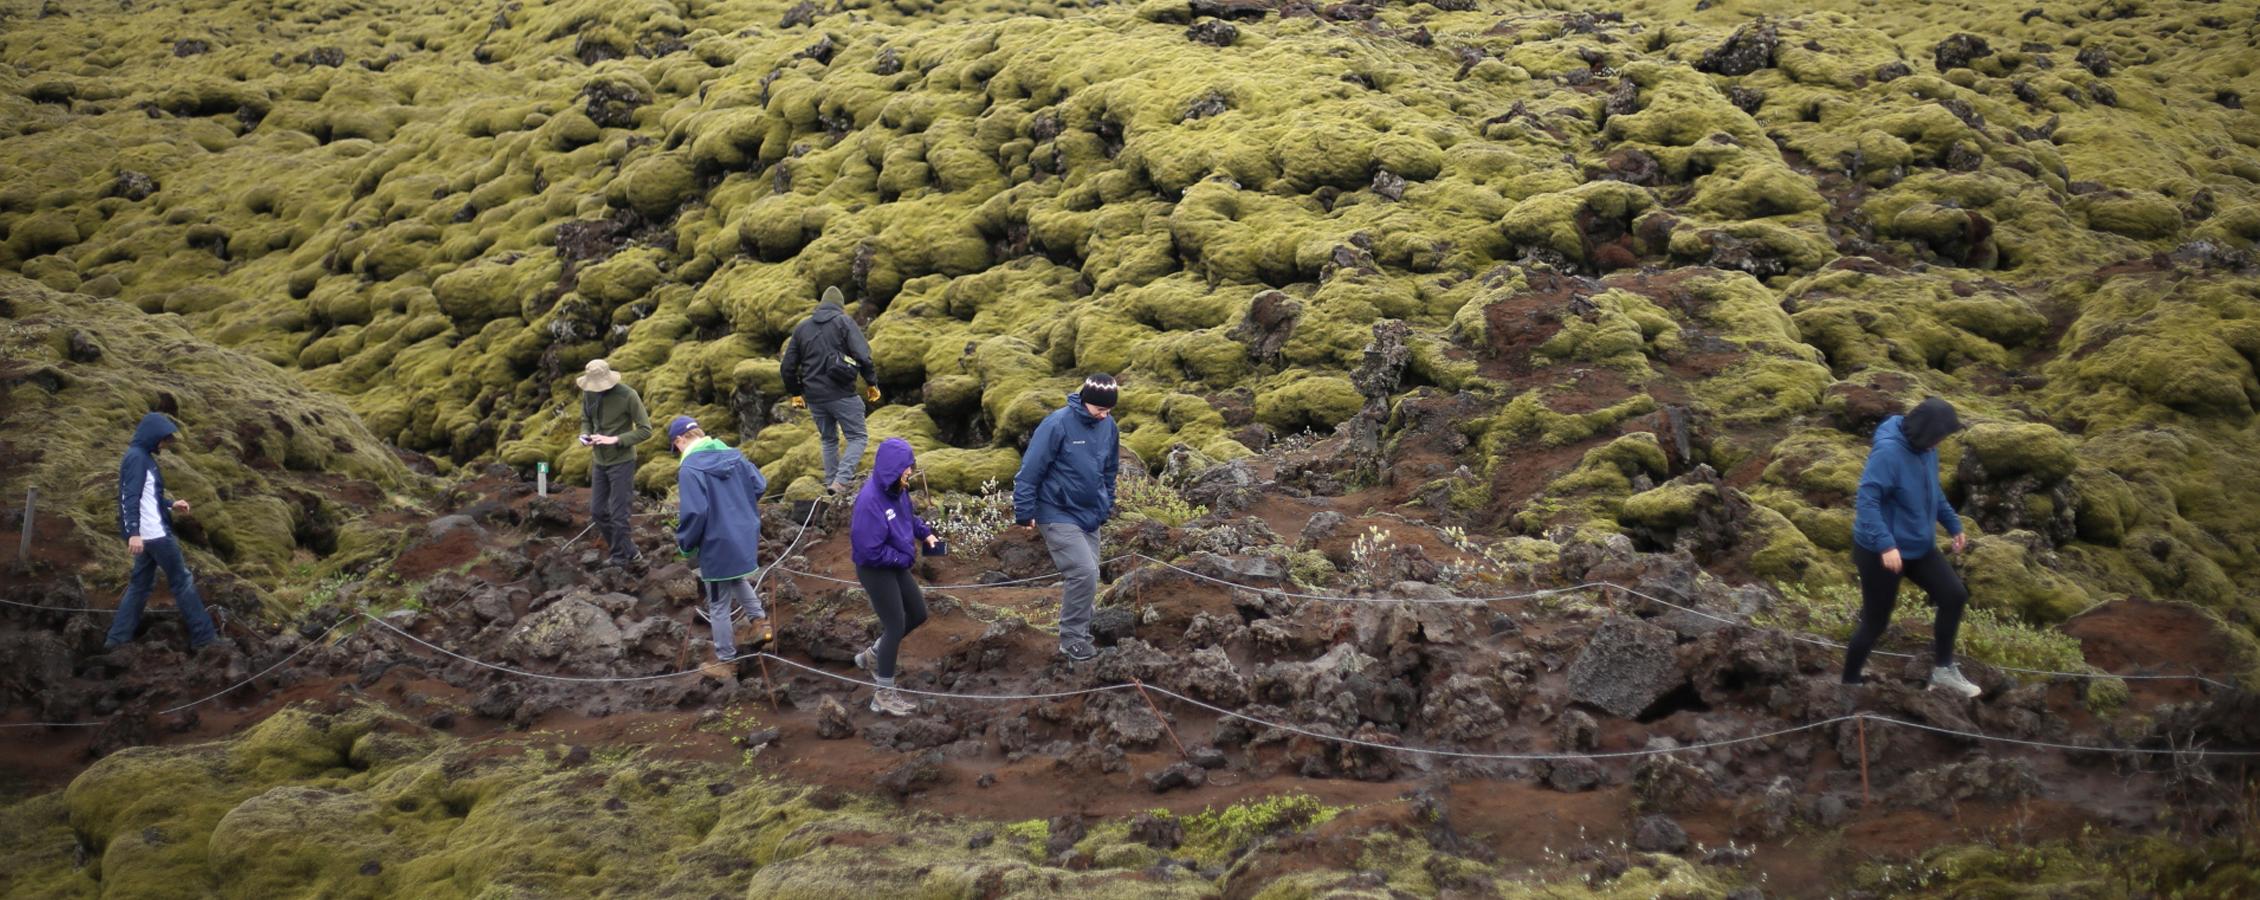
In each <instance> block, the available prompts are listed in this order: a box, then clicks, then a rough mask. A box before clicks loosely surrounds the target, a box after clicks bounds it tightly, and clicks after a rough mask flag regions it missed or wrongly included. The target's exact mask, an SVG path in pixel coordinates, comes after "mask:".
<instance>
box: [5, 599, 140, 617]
mask: <svg viewBox="0 0 2260 900" xmlns="http://www.w3.org/2000/svg"><path fill="white" fill-rule="evenodd" d="M0 603H5V604H7V605H9V606H21V607H23V608H25V609H36V610H41V611H43V612H67V613H109V614H110V615H113V616H114V615H117V614H118V611H117V610H116V609H114V608H113V609H103V608H102V607H99V606H41V605H39V604H37V603H24V602H22V601H18V600H4V599H0ZM158 613H165V614H168V615H176V616H177V615H180V610H179V609H176V608H173V607H170V606H154V607H152V606H145V607H142V610H141V614H142V615H145V616H148V615H156V614H158Z"/></svg>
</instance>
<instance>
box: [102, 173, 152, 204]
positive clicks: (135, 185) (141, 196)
mask: <svg viewBox="0 0 2260 900" xmlns="http://www.w3.org/2000/svg"><path fill="white" fill-rule="evenodd" d="M154 193H157V179H154V178H151V177H149V176H147V175H144V174H142V173H140V172H134V171H130V170H129V171H124V172H119V173H118V179H117V180H116V181H113V182H111V183H110V195H111V196H113V197H123V198H125V199H127V200H132V201H134V202H136V203H138V202H140V201H143V200H147V199H149V195H150V194H154Z"/></svg>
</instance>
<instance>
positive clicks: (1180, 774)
mask: <svg viewBox="0 0 2260 900" xmlns="http://www.w3.org/2000/svg"><path fill="white" fill-rule="evenodd" d="M1207 783H1208V770H1207V769H1203V768H1201V767H1200V766H1196V765H1193V764H1192V763H1182V762H1181V763H1176V764H1174V765H1171V766H1170V767H1169V768H1166V769H1162V770H1160V771H1158V772H1150V773H1147V775H1146V786H1147V787H1149V788H1152V789H1153V792H1154V793H1156V794H1160V793H1166V792H1168V791H1173V790H1176V789H1178V788H1197V787H1200V786H1201V785H1204V784H1207Z"/></svg>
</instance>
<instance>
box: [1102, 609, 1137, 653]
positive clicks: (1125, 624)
mask: <svg viewBox="0 0 2260 900" xmlns="http://www.w3.org/2000/svg"><path fill="white" fill-rule="evenodd" d="M1137 627H1138V616H1137V614H1136V613H1133V612H1131V611H1129V610H1127V609H1123V608H1122V607H1119V606H1109V607H1103V608H1101V609H1099V610H1098V611H1097V612H1095V613H1093V614H1092V615H1091V640H1093V641H1096V642H1097V643H1098V645H1099V646H1101V647H1112V646H1114V645H1115V644H1116V643H1117V642H1119V641H1121V640H1122V639H1123V638H1126V637H1129V636H1130V635H1131V634H1132V633H1133V632H1135V631H1136V630H1137Z"/></svg>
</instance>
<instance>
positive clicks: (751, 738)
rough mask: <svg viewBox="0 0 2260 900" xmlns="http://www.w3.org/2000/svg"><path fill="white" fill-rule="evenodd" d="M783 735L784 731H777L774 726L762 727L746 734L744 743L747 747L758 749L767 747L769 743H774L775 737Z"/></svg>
mask: <svg viewBox="0 0 2260 900" xmlns="http://www.w3.org/2000/svg"><path fill="white" fill-rule="evenodd" d="M783 736H784V732H782V731H779V730H777V729H775V728H763V729H761V730H759V731H756V732H754V733H752V734H749V735H746V736H745V745H746V747H747V748H748V749H754V750H758V749H761V748H763V747H767V746H769V745H770V744H774V743H776V742H777V739H778V738H781V737H783Z"/></svg>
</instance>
